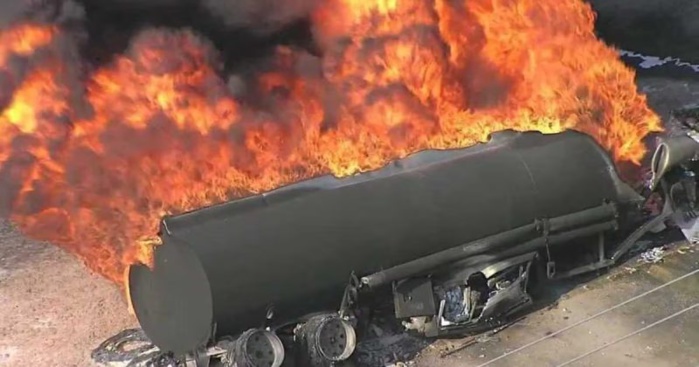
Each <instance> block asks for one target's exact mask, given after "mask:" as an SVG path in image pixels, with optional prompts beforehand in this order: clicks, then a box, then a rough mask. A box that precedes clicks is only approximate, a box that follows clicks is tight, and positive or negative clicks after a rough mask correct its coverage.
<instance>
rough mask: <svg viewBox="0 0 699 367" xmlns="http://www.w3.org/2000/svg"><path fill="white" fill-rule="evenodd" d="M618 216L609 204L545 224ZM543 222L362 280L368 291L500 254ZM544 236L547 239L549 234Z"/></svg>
mask: <svg viewBox="0 0 699 367" xmlns="http://www.w3.org/2000/svg"><path fill="white" fill-rule="evenodd" d="M614 216H616V209H615V208H614V205H610V204H605V205H602V206H599V207H596V208H592V209H587V210H583V211H580V212H577V213H573V214H568V215H563V216H560V217H556V218H552V219H550V220H545V221H544V222H547V223H549V225H548V231H547V232H554V231H553V229H555V232H559V231H562V230H567V229H572V228H575V227H582V226H585V225H588V226H589V225H591V224H594V223H597V222H600V221H602V220H607V221H609V220H610V219H612V218H614ZM541 222H542V221H536V222H534V223H532V224H528V225H526V226H522V227H519V228H515V229H513V230H511V231H507V232H503V233H499V234H496V235H494V236H489V237H486V238H484V239H480V240H477V241H474V242H469V243H467V244H464V245H460V246H457V247H453V248H450V249H448V250H444V251H441V252H437V253H435V254H432V255H430V256H426V257H423V258H419V259H416V260H413V261H410V262H407V263H404V264H400V265H397V266H394V267H392V268H389V269H386V270H382V271H379V272H376V273H373V274H370V275H367V276H364V277H362V279H361V282H362V286H364V287H367V288H376V287H380V286H383V285H386V284H389V283H391V282H394V281H396V280H399V279H403V278H406V277H410V276H414V275H416V274H420V273H424V272H427V271H429V270H431V269H435V268H437V267H439V266H442V265H445V264H448V263H452V262H456V261H459V260H461V259H465V258H467V257H470V256H474V255H479V254H481V253H484V252H486V251H488V252H490V251H498V250H500V248H501V247H503V246H507V245H510V244H512V243H514V242H520V243H521V242H526V241H529V240H531V239H532V238H533V237H535V236H536V235H537V234H539V233H540V232H539V231H542V230H544V228H540V227H541V225H540V223H541ZM606 223H609V222H605V223H601V224H600V225H605V224H606ZM592 227H594V226H592ZM585 228H589V227H585ZM585 228H577V229H573V230H571V231H570V232H564V233H560V234H554V235H551V236H550V237H549V243H554V242H556V241H560V239H561V238H567V236H570V233H574V234H577V233H578V232H577V231H579V230H582V229H585ZM605 228H606V227H605ZM543 235H544V236H545V235H546V234H543ZM545 238H546V237H540V238H537V239H533V241H537V240H541V243H542V245H543V244H544V243H545ZM518 248H519V246H518V247H514V248H513V250H514V249H518Z"/></svg>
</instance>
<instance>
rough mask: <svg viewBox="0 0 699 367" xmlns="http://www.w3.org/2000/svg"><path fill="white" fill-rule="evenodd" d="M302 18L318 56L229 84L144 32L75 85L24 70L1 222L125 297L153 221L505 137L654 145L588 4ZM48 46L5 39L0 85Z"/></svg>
mask: <svg viewBox="0 0 699 367" xmlns="http://www.w3.org/2000/svg"><path fill="white" fill-rule="evenodd" d="M312 20H313V26H314V34H315V35H316V38H317V42H318V43H319V44H320V45H321V47H322V49H323V56H322V57H316V56H311V55H310V54H307V53H306V52H304V51H302V50H297V49H293V48H288V47H280V48H278V49H277V52H276V53H275V56H274V58H273V59H272V60H271V61H272V62H271V66H269V67H267V68H266V69H264V70H263V71H259V72H257V73H252V74H249V75H244V76H233V77H232V78H231V80H230V82H229V81H227V80H225V79H224V78H223V77H222V76H221V75H222V71H221V69H220V65H219V62H218V61H217V56H216V53H215V51H214V50H213V49H212V48H211V47H210V45H209V44H208V43H206V42H205V41H203V40H202V39H201V38H200V37H198V36H196V35H194V34H193V33H191V32H189V31H187V30H182V31H168V30H158V29H153V30H147V31H144V32H143V33H141V34H140V35H139V36H137V37H136V38H135V39H134V40H133V41H132V44H131V47H130V49H129V50H128V52H127V53H125V54H123V55H120V56H119V57H117V58H116V59H115V60H114V61H113V62H112V63H110V64H109V65H106V66H103V67H100V68H98V69H97V70H93V71H90V72H87V73H86V74H85V75H84V76H83V79H82V80H77V81H76V80H74V81H68V80H66V78H65V76H64V75H63V74H65V73H64V70H65V66H66V65H67V64H66V62H65V61H63V60H61V58H60V56H59V55H60V53H56V55H55V56H54V57H48V58H46V60H44V59H42V62H36V63H32V64H31V67H30V68H29V70H28V71H27V72H26V74H25V77H24V78H23V79H22V80H21V82H19V83H17V85H16V86H15V87H13V88H14V89H13V90H12V91H11V98H9V100H8V102H7V103H6V104H5V105H0V108H1V113H0V184H2V185H3V189H2V190H0V210H4V211H5V212H7V213H9V214H10V215H11V217H12V219H13V220H14V221H15V222H16V223H17V224H18V225H19V226H20V227H21V228H22V229H23V230H24V232H25V233H27V234H29V235H31V236H33V237H36V238H39V239H45V240H49V241H52V242H53V243H56V244H58V245H61V246H64V247H65V248H67V249H69V250H70V251H72V252H74V253H75V254H77V255H78V256H79V257H80V258H82V259H83V260H84V261H85V262H86V263H87V265H88V266H89V267H90V268H92V269H94V270H95V271H97V272H99V273H100V274H102V275H104V276H106V277H107V278H109V279H111V280H113V281H115V282H121V281H122V280H123V275H124V274H126V273H125V269H126V267H127V266H128V265H129V264H131V263H134V262H144V263H148V262H149V261H150V256H151V254H150V252H151V250H152V248H153V246H156V245H157V244H158V242H157V238H154V237H153V235H154V234H155V233H157V229H158V228H157V227H158V222H159V218H160V217H161V216H162V215H164V214H168V213H178V212H182V211H186V210H191V209H194V208H197V207H200V206H204V205H209V204H212V203H216V202H220V201H224V200H227V199H230V198H233V197H240V196H244V195H249V194H251V193H256V192H261V191H265V190H269V189H272V188H275V187H278V186H280V185H283V184H286V183H290V182H293V181H297V180H300V179H304V178H309V177H312V176H316V175H319V174H324V173H332V174H335V175H337V176H345V175H351V174H355V173H357V172H361V171H366V170H370V169H376V168H378V167H381V166H382V165H384V164H385V163H386V162H387V161H389V160H391V159H395V158H398V157H403V156H405V155H407V154H410V153H412V152H415V151H419V150H422V149H427V148H440V149H441V148H456V147H465V146H469V145H472V144H474V143H477V142H480V141H484V140H485V139H487V136H488V134H490V133H491V132H494V131H498V130H502V129H508V128H510V129H515V130H522V131H523V130H539V131H543V132H546V133H555V132H560V131H562V130H565V129H576V130H579V131H583V132H585V133H588V134H590V135H591V136H593V137H594V138H596V139H597V140H598V141H599V142H600V143H601V144H602V145H603V146H604V147H605V148H606V149H608V150H609V151H610V152H611V154H612V155H613V156H614V158H615V159H616V160H617V161H618V162H632V163H638V162H639V161H640V159H641V158H642V157H643V156H644V154H645V148H644V146H643V144H642V143H641V139H642V138H643V137H644V136H645V135H647V134H648V133H649V132H653V131H659V130H660V129H661V128H660V120H659V118H658V117H657V116H656V115H655V114H654V113H653V112H652V111H651V110H650V109H649V107H648V106H647V104H646V100H645V97H644V96H642V95H640V94H639V93H638V92H637V90H636V87H635V84H634V74H633V72H632V71H631V70H629V69H628V68H626V67H625V66H624V65H623V64H622V63H621V62H620V61H619V60H618V57H617V54H616V52H615V50H613V49H612V48H610V47H607V46H605V45H604V44H603V43H602V42H600V41H599V40H597V39H596V38H595V36H594V33H593V21H594V14H593V12H592V10H591V8H590V7H589V6H588V5H586V4H585V3H583V1H582V0H507V1H505V0H469V1H465V0H464V1H461V2H455V1H446V0H415V1H408V2H400V1H397V0H361V1H360V0H326V1H324V2H322V3H321V4H320V5H319V6H318V8H317V9H316V10H315V11H314V13H313V15H312ZM59 33H60V30H59V29H58V28H56V27H53V26H38V25H25V24H23V25H19V26H14V27H12V28H9V29H6V30H5V31H2V33H0V40H2V43H0V73H2V72H9V71H7V70H8V69H7V68H6V67H4V65H7V63H8V62H9V60H10V59H11V58H12V57H17V58H24V59H31V58H32V57H33V55H35V53H36V52H38V51H39V50H50V49H51V48H52V47H59V46H58V45H55V44H54V43H55V42H52V39H53V38H54V37H55V36H56V35H57V34H59ZM236 81H237V82H238V84H242V85H244V88H242V89H244V92H245V93H242V92H241V91H239V90H237V91H234V89H235V88H233V87H232V85H233V84H235V83H234V82H236ZM71 83H75V84H78V85H81V86H82V89H84V90H85V91H86V92H85V96H84V98H82V99H80V98H75V95H76V93H75V91H74V88H75V87H74V86H73V84H71ZM238 89H241V88H238ZM5 92H6V91H4V90H0V95H1V94H2V93H5ZM234 92H235V94H234ZM76 99H77V100H76Z"/></svg>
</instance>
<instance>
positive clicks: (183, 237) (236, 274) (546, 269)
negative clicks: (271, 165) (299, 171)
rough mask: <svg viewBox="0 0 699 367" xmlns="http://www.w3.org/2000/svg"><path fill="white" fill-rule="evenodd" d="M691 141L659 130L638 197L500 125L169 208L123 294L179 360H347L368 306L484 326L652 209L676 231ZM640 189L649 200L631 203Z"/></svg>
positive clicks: (402, 315)
mask: <svg viewBox="0 0 699 367" xmlns="http://www.w3.org/2000/svg"><path fill="white" fill-rule="evenodd" d="M698 149H699V144H698V143H697V140H695V138H693V137H692V136H689V135H682V136H677V137H672V138H666V139H664V140H662V142H661V144H659V146H658V148H657V150H656V152H655V154H654V156H653V160H652V164H651V167H650V169H651V171H652V174H653V176H652V179H650V180H649V182H648V185H647V187H646V189H645V190H643V192H642V193H639V192H636V191H635V190H633V189H632V188H631V187H630V186H629V185H627V183H625V182H623V181H622V179H621V178H620V176H619V174H618V172H617V170H616V168H615V166H614V163H613V161H612V159H611V158H610V157H609V155H608V154H607V153H606V152H605V151H604V150H603V149H602V148H601V146H600V145H598V144H597V143H596V142H595V141H594V140H593V139H592V138H591V137H589V136H588V135H585V134H583V133H579V132H575V131H566V132H563V133H559V134H551V135H545V134H541V133H538V132H524V133H517V132H512V131H504V132H500V133H497V134H494V135H492V136H491V138H490V140H489V141H488V142H487V143H484V144H480V145H476V146H472V147H469V148H465V149H457V150H448V151H422V152H419V153H416V154H414V155H411V156H409V157H407V158H404V159H400V160H396V161H394V162H392V163H390V164H389V165H387V166H385V167H383V168H381V169H379V170H376V171H373V172H366V173H362V174H358V175H355V176H352V177H348V178H342V179H338V178H335V177H331V176H325V177H318V178H315V179H311V180H307V181H303V182H299V183H295V184H292V185H289V186H286V187H282V188H279V189H277V190H274V191H270V192H267V193H263V194H260V195H256V196H253V197H247V198H244V199H240V200H235V201H230V202H226V203H223V204H220V205H216V206H211V207H206V208H202V209H199V210H195V211H192V212H188V213H184V214H180V215H176V216H169V217H166V218H164V219H163V220H162V223H161V232H160V237H161V239H162V245H160V246H158V247H157V248H156V250H155V255H154V264H153V265H152V267H150V268H149V267H146V266H144V265H134V266H132V267H131V269H130V274H129V293H130V297H131V302H132V305H133V308H134V311H135V313H136V315H137V317H138V320H139V322H140V324H141V326H142V328H143V330H144V332H145V333H146V334H147V336H148V337H149V338H150V339H151V340H152V341H153V343H154V344H155V345H157V346H158V347H159V349H160V350H161V351H163V352H166V354H167V355H168V356H171V358H172V360H171V363H173V364H182V365H184V364H188V365H197V366H205V365H209V363H210V362H216V363H220V364H222V365H224V366H237V367H261V366H273V367H279V366H282V365H289V366H290V365H300V366H331V365H341V364H343V363H349V362H348V361H349V359H350V356H351V355H352V353H353V351H354V349H355V345H356V343H357V340H358V338H359V335H360V334H361V325H362V321H363V320H365V319H366V318H367V317H368V316H367V315H368V313H367V310H370V309H371V307H372V306H371V305H372V304H374V303H375V302H376V300H377V299H384V300H386V301H387V302H390V301H391V300H392V303H393V309H394V312H395V317H396V318H397V319H398V320H400V321H401V322H402V325H403V326H404V327H405V328H406V329H408V330H410V331H411V332H414V333H417V334H420V335H422V336H425V337H445V336H453V335H463V334H468V333H474V332H479V331H484V330H487V329H490V328H495V327H498V326H500V325H503V324H504V323H506V322H508V320H510V319H511V318H513V317H515V316H517V315H518V314H522V313H523V312H526V310H527V307H528V306H530V305H531V304H532V303H533V302H534V301H535V300H534V294H535V293H536V292H535V290H536V287H539V286H542V285H545V284H547V283H548V282H551V281H555V280H557V279H561V278H565V277H570V276H574V275H577V274H582V273H585V272H590V271H594V270H598V269H604V268H608V267H610V266H612V265H614V264H615V263H616V262H618V260H619V259H620V258H622V257H623V256H624V255H625V254H626V253H627V252H628V250H629V249H630V248H632V247H633V245H634V244H635V243H636V242H637V240H638V239H639V238H640V237H641V236H642V235H644V234H645V233H647V232H648V231H652V230H655V229H657V228H658V227H662V226H663V224H664V223H665V222H666V221H667V220H669V219H673V218H674V219H675V222H676V223H677V224H679V225H680V226H681V227H682V226H684V227H685V230H686V232H687V233H690V232H691V229H692V228H691V225H692V224H693V221H692V220H690V219H691V218H693V217H695V214H694V210H695V205H696V202H697V197H696V185H697V183H696V180H695V172H696V167H695V165H694V164H693V162H694V161H693V159H694V158H695V155H696V153H697V151H698ZM658 194H659V195H660V196H661V197H662V198H664V209H663V210H662V211H661V212H660V214H657V213H656V214H655V215H649V214H646V213H645V212H644V209H643V208H644V203H645V202H646V201H647V200H648V199H649V198H650V197H651V196H654V197H657V196H658ZM161 357H162V356H161ZM175 361H177V362H175Z"/></svg>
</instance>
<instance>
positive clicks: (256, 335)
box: [223, 329, 284, 367]
mask: <svg viewBox="0 0 699 367" xmlns="http://www.w3.org/2000/svg"><path fill="white" fill-rule="evenodd" d="M223 362H224V363H223V365H224V366H226V367H280V366H281V365H282V363H283V362H284V344H282V341H281V339H279V337H278V336H277V334H275V333H273V332H271V331H268V330H264V329H249V330H247V331H246V332H244V333H242V334H241V335H240V336H239V337H238V339H236V341H235V342H234V343H233V344H232V345H231V346H230V348H229V349H228V351H227V353H226V356H225V357H224V358H223Z"/></svg>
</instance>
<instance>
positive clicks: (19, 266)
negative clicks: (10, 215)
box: [0, 78, 699, 367]
mask: <svg viewBox="0 0 699 367" xmlns="http://www.w3.org/2000/svg"><path fill="white" fill-rule="evenodd" d="M639 87H640V88H641V90H642V91H644V92H645V93H647V94H648V96H649V101H650V103H651V105H652V106H653V107H654V108H655V109H656V110H657V111H658V112H659V113H660V114H661V115H663V116H665V117H666V116H667V114H668V113H669V111H670V110H671V109H673V108H678V107H681V106H683V105H687V104H692V103H697V102H699V82H690V81H681V80H676V79H663V78H645V79H642V80H639ZM676 259H678V260H668V261H666V262H665V263H663V264H659V265H652V266H650V267H647V268H643V269H641V270H639V271H638V272H636V274H632V275H629V276H627V277H624V278H623V279H621V280H616V281H610V280H606V282H605V279H602V280H601V283H591V285H590V286H588V287H586V288H585V287H583V288H579V289H576V290H574V291H572V292H571V293H569V294H568V295H567V296H566V298H565V299H564V300H562V301H561V302H560V304H559V305H558V307H557V308H553V309H550V310H545V311H542V312H539V313H536V314H535V315H533V316H532V317H530V318H529V319H527V320H526V322H523V323H521V324H518V325H516V326H513V327H512V328H510V329H508V330H506V331H504V332H503V333H502V334H501V335H500V336H498V340H497V341H490V342H487V343H481V344H479V345H477V346H475V347H471V348H467V349H465V350H464V351H462V352H459V353H455V354H453V355H451V356H449V357H446V358H440V357H439V356H438V354H439V353H438V351H439V350H440V348H443V347H444V345H442V344H439V343H438V344H436V345H435V346H432V347H428V348H427V349H426V350H425V351H424V353H422V355H421V356H420V357H419V358H418V359H417V360H416V361H414V362H412V363H413V365H418V366H429V367H456V366H477V365H480V364H482V363H484V362H486V361H488V360H489V359H490V358H493V357H495V356H497V355H500V354H501V353H503V352H504V351H505V350H512V349H514V348H516V347H517V346H519V345H522V344H524V343H525V342H527V341H529V340H533V339H535V338H538V337H541V336H542V335H546V333H550V332H552V331H554V330H557V329H559V328H561V327H564V326H565V325H569V324H570V323H572V322H574V321H575V320H580V319H582V318H584V317H585V316H587V315H590V314H592V313H594V312H596V311H597V310H602V309H604V308H606V307H609V306H610V305H612V304H615V303H616V302H618V301H620V300H623V299H625V298H629V297H631V296H633V295H635V294H638V293H641V292H642V291H643V290H646V289H650V288H652V287H653V286H654V285H657V284H660V283H662V282H664V281H667V280H669V279H671V278H673V277H676V276H679V275H681V273H683V272H687V271H689V270H690V269H691V268H696V267H697V264H699V255H697V254H694V255H691V256H690V255H687V256H685V257H677V258H676ZM698 282H699V281H697V279H694V280H693V281H692V282H690V283H683V284H678V285H677V286H676V287H673V288H668V289H666V290H664V291H663V292H658V293H657V294H656V295H655V296H654V297H648V298H647V299H645V300H643V301H639V302H637V303H634V304H633V305H629V307H626V308H623V309H619V310H616V311H615V312H613V313H610V314H608V315H606V316H604V317H601V318H599V319H596V320H594V322H590V323H586V324H585V325H583V326H581V327H579V328H576V329H575V330H572V331H571V332H569V333H566V334H565V335H561V336H557V337H556V338H552V339H551V340H548V341H546V342H542V343H540V344H538V345H536V346H535V347H532V348H529V349H528V350H527V351H526V352H523V353H519V354H517V355H513V356H512V357H509V358H508V359H504V360H502V361H499V362H497V363H500V364H497V363H495V364H492V365H493V366H505V365H524V366H557V365H559V364H560V363H561V362H562V361H564V360H566V359H568V358H571V357H572V356H575V355H579V354H581V353H583V352H585V351H587V350H590V349H592V348H594V347H596V346H598V345H600V343H605V342H609V341H611V340H613V339H614V338H616V337H618V336H621V335H624V334H625V333H627V332H629V331H631V330H635V329H637V328H639V327H641V325H644V323H649V322H653V321H655V320H657V319H659V318H662V317H664V316H666V315H667V314H669V313H670V312H674V311H677V310H679V309H680V308H681V307H682V306H683V305H687V304H690V303H693V302H697V301H699V292H698V291H697V289H699V283H698ZM687 284H689V285H691V286H688V285H687ZM624 297H625V298H624ZM697 316H699V312H695V311H693V312H688V313H687V314H684V315H683V316H682V317H678V318H677V319H674V320H672V321H671V322H668V323H666V324H663V326H661V327H658V328H657V329H654V330H653V331H652V332H649V333H644V334H643V335H640V336H638V337H634V338H631V339H629V340H626V341H624V342H622V343H618V344H616V345H615V346H613V347H610V348H608V349H605V350H604V351H602V352H599V353H596V354H594V355H593V356H590V357H588V358H586V359H584V360H582V361H580V362H579V363H578V364H574V365H575V366H610V365H614V366H635V367H641V366H651V365H652V366H690V365H699V351H697V350H696V348H695V346H696V345H697V344H699V332H698V331H697V330H699V323H698V322H697V319H698V318H697ZM134 325H136V322H135V320H134V318H133V317H131V316H130V315H129V314H128V312H127V307H126V304H125V301H124V299H123V297H122V295H121V293H120V291H119V289H117V288H116V287H115V286H114V285H112V284H110V283H108V282H107V281H105V280H104V279H102V278H100V277H98V276H96V275H92V274H90V273H89V272H88V271H87V270H86V269H85V267H84V266H83V265H81V264H80V263H79V262H78V261H77V260H76V259H75V258H73V257H72V256H70V255H69V254H66V253H65V252H63V251H62V250H60V249H58V248H56V247H53V246H50V245H48V244H44V243H38V242H35V241H31V240H28V239H26V238H24V237H23V236H21V235H20V234H18V233H17V232H16V231H14V230H12V229H11V227H10V226H9V225H8V223H7V222H3V221H0V366H7V367H15V366H16V367H20V366H22V367H24V366H56V367H63V366H79V367H87V366H91V365H92V362H91V361H90V358H89V353H90V351H91V350H92V349H93V348H94V347H96V346H97V345H98V344H99V343H100V342H101V341H102V340H104V339H105V338H107V337H109V336H111V335H113V334H115V333H117V332H119V331H120V330H122V329H124V328H127V327H131V326H134Z"/></svg>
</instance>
